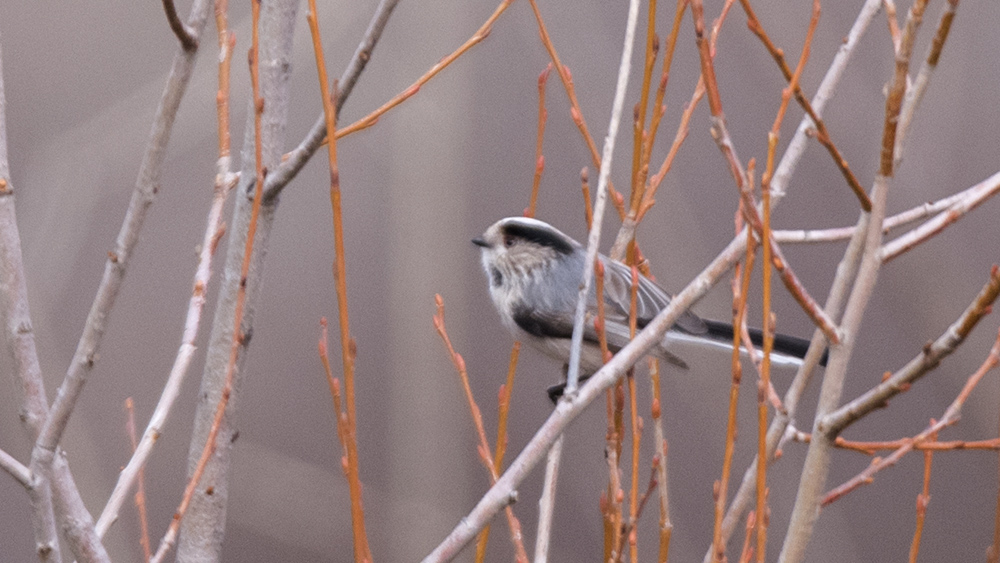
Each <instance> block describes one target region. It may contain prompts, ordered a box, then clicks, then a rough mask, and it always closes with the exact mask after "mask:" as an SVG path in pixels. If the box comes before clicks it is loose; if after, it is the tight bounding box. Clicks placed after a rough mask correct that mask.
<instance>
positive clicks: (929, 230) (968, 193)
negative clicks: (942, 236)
mask: <svg viewBox="0 0 1000 563" xmlns="http://www.w3.org/2000/svg"><path fill="white" fill-rule="evenodd" d="M997 192H1000V172H997V173H996V174H994V175H992V176H990V177H989V178H987V179H985V180H983V181H982V182H979V183H978V184H976V185H975V186H973V187H971V188H969V189H968V190H965V191H964V192H962V194H963V197H962V198H960V199H959V200H958V201H956V202H955V203H954V204H953V205H951V206H950V207H948V209H947V210H945V211H942V212H941V213H939V214H938V215H937V216H936V217H934V218H933V219H931V220H930V221H927V222H926V223H924V224H923V225H921V226H919V227H917V228H915V229H913V230H912V231H910V232H908V233H906V234H905V235H902V236H900V237H899V238H896V239H893V240H892V241H891V242H888V243H886V244H884V245H883V246H882V251H881V253H880V257H881V259H882V261H883V262H888V261H890V260H892V259H893V258H895V257H897V256H899V255H900V254H902V253H904V252H906V251H907V250H910V249H911V248H913V247H915V246H917V245H919V244H921V243H923V242H925V241H927V240H928V239H930V238H931V237H933V236H934V235H936V234H938V233H940V232H941V231H943V230H944V229H945V227H948V226H950V225H951V224H952V223H954V222H956V221H958V220H959V219H961V218H962V217H963V216H965V214H966V213H968V212H969V211H972V210H973V209H975V208H976V207H979V205H980V204H982V203H983V202H984V201H986V200H987V199H989V198H990V197H992V196H994V195H996V193H997Z"/></svg>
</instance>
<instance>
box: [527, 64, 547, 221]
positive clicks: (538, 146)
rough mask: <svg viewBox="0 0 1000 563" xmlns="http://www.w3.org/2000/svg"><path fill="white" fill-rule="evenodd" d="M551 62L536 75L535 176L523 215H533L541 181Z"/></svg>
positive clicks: (543, 164) (543, 166)
mask: <svg viewBox="0 0 1000 563" xmlns="http://www.w3.org/2000/svg"><path fill="white" fill-rule="evenodd" d="M551 71H552V63H549V64H548V65H547V66H546V67H545V70H543V71H542V72H541V73H540V74H539V75H538V133H537V135H536V138H537V140H536V141H535V176H534V178H532V180H531V199H530V200H529V202H528V208H527V209H525V210H524V216H525V217H534V216H535V208H536V207H537V205H538V187H539V185H540V184H541V183H542V171H544V170H545V156H544V155H543V154H542V140H543V139H544V138H545V120H546V119H547V118H548V115H549V112H548V111H547V110H546V109H545V83H546V82H548V80H549V72H551Z"/></svg>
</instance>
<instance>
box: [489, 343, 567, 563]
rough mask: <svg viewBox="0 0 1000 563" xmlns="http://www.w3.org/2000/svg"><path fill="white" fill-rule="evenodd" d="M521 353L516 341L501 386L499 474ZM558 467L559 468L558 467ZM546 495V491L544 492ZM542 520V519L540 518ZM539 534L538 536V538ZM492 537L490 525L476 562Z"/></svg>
mask: <svg viewBox="0 0 1000 563" xmlns="http://www.w3.org/2000/svg"><path fill="white" fill-rule="evenodd" d="M520 354H521V343H520V342H519V341H516V340H515V341H514V345H513V346H511V348H510V362H509V363H508V364H507V382H506V383H504V384H503V385H501V386H500V393H499V395H498V399H497V403H498V404H497V443H496V449H495V451H494V453H493V467H494V469H496V472H497V474H498V475H499V474H500V472H501V470H502V469H503V458H504V454H505V453H506V452H507V419H508V416H509V415H510V397H511V394H512V393H513V392H514V375H515V374H516V373H517V358H518V356H519V355H520ZM557 469H558V468H557ZM552 487H553V493H552V494H553V495H555V490H554V488H555V483H553V484H552ZM543 496H544V493H543ZM539 521H541V520H539ZM537 537H538V536H536V539H537ZM489 538H490V527H489V526H486V527H485V528H483V531H482V533H481V534H480V535H479V542H478V543H477V544H476V559H475V560H476V563H482V562H483V561H485V559H486V544H487V542H488V541H489ZM535 561H536V563H537V561H538V545H537V543H536V545H535Z"/></svg>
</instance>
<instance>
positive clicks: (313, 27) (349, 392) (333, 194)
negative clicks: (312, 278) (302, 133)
mask: <svg viewBox="0 0 1000 563" xmlns="http://www.w3.org/2000/svg"><path fill="white" fill-rule="evenodd" d="M306 20H307V21H308V22H309V31H310V33H311V35H312V43H313V54H314V56H315V58H316V70H317V74H318V76H319V91H320V97H321V102H322V104H323V115H324V117H325V118H326V130H327V131H329V132H331V135H330V142H329V143H327V153H328V155H329V163H328V164H329V167H330V206H331V208H332V215H333V238H334V252H335V253H336V263H335V264H334V266H333V277H334V282H335V284H336V293H337V311H338V321H339V326H340V357H341V360H342V363H343V369H344V403H345V407H346V408H345V410H346V413H347V432H345V433H344V437H345V439H346V445H347V482H348V485H349V490H350V496H351V527H352V529H353V531H354V560H355V562H356V563H365V562H370V561H371V560H372V554H371V548H370V547H369V545H368V534H367V533H366V532H365V518H364V515H365V513H364V508H363V507H364V503H363V501H362V497H361V477H360V468H359V462H358V438H357V431H356V430H357V413H356V411H355V404H354V358H355V354H356V351H355V350H356V349H355V344H354V339H353V338H351V330H350V321H349V315H348V309H347V271H346V268H347V266H346V258H345V257H344V219H343V213H342V210H341V193H340V171H339V167H338V165H337V134H336V133H337V110H336V108H335V106H336V96H337V92H336V85H334V92H333V93H331V92H330V84H329V82H328V81H327V77H326V62H325V61H324V57H323V42H322V39H321V37H320V32H319V14H318V13H317V11H316V0H309V13H308V14H306ZM258 180H259V181H260V182H263V180H264V179H263V177H261V178H258Z"/></svg>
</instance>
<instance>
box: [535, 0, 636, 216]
mask: <svg viewBox="0 0 1000 563" xmlns="http://www.w3.org/2000/svg"><path fill="white" fill-rule="evenodd" d="M528 2H529V3H530V4H531V10H532V12H533V13H534V14H535V21H536V22H538V34H539V36H541V39H542V45H544V46H545V50H547V51H548V52H549V57H550V58H551V59H552V62H553V63H554V64H555V66H556V72H557V73H558V74H559V80H561V81H562V83H563V88H564V89H565V90H566V95H567V96H568V97H569V105H570V116H571V117H572V118H573V123H575V124H576V127H577V129H579V130H580V134H581V135H583V140H584V142H586V143H587V148H588V149H589V150H590V158H591V160H592V161H593V164H594V167H595V168H597V169H598V170H600V168H601V154H600V152H599V151H598V150H597V144H596V143H594V138H593V137H592V136H591V135H590V130H589V129H588V128H587V121H586V119H584V117H583V111H582V110H581V109H580V102H579V101H578V100H577V99H576V88H575V87H574V86H573V75H572V74H571V73H570V71H569V67H567V66H566V65H564V64H562V62H561V61H560V60H559V54H558V53H556V48H555V45H553V44H552V39H551V38H550V37H549V31H548V30H547V29H546V28H545V22H544V21H542V12H541V11H539V9H538V3H537V2H535V0H528ZM608 195H610V196H611V202H612V203H613V204H614V206H615V209H617V210H618V215H619V216H620V217H622V218H624V217H625V199H624V197H622V195H621V194H620V193H619V192H618V190H616V189H615V187H614V186H613V185H612V183H611V182H610V181H608Z"/></svg>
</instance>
